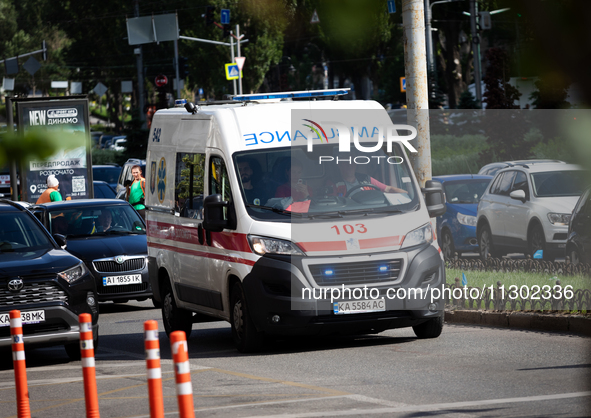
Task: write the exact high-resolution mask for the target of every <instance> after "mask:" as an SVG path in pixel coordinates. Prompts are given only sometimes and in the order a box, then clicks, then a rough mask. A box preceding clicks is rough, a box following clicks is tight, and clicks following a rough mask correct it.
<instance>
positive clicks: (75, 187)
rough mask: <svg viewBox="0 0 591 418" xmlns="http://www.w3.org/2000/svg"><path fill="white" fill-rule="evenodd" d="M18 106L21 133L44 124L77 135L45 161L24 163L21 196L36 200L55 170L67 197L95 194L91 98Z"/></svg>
mask: <svg viewBox="0 0 591 418" xmlns="http://www.w3.org/2000/svg"><path fill="white" fill-rule="evenodd" d="M16 110H17V121H18V126H19V130H20V132H21V133H25V132H27V131H28V130H30V129H32V128H44V129H47V130H50V131H51V132H52V133H54V134H58V135H63V137H64V138H65V137H66V136H72V137H74V142H73V145H70V146H69V147H68V148H62V149H59V150H58V151H57V152H56V153H55V154H54V155H52V156H51V157H49V158H48V159H46V160H44V161H24V162H23V163H22V165H21V187H22V196H21V200H23V201H26V202H30V203H35V202H36V201H37V199H38V198H39V196H41V194H42V193H43V192H44V191H45V189H46V188H47V183H46V181H47V177H48V176H49V175H52V174H53V175H55V177H56V178H57V179H58V181H59V183H60V184H59V192H60V194H61V195H62V199H63V200H66V199H85V198H92V197H93V191H92V161H91V155H90V128H89V121H88V99H86V98H84V99H61V100H55V99H52V100H38V101H28V100H25V101H17V102H16ZM68 143H69V144H72V141H68Z"/></svg>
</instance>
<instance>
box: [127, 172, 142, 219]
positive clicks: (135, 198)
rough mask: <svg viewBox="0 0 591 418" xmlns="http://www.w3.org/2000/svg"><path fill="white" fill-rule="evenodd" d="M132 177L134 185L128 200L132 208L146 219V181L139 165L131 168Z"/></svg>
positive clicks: (129, 192) (128, 194)
mask: <svg viewBox="0 0 591 418" xmlns="http://www.w3.org/2000/svg"><path fill="white" fill-rule="evenodd" d="M131 175H132V176H133V183H131V187H130V188H129V191H128V193H127V196H128V199H127V200H128V201H129V203H130V204H131V206H133V207H134V209H135V210H137V211H138V212H139V214H140V215H141V217H142V218H144V219H146V217H145V213H146V206H144V201H145V198H146V179H145V178H143V177H142V169H141V167H140V166H139V165H134V166H133V167H131Z"/></svg>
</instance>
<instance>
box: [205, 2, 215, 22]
mask: <svg viewBox="0 0 591 418" xmlns="http://www.w3.org/2000/svg"><path fill="white" fill-rule="evenodd" d="M214 10H215V7H213V6H207V9H205V26H209V25H213V22H214V20H213V12H214Z"/></svg>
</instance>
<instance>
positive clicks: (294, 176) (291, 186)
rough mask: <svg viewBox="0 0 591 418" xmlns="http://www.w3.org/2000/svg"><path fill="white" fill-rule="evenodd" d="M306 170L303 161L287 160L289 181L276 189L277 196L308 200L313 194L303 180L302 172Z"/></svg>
mask: <svg viewBox="0 0 591 418" xmlns="http://www.w3.org/2000/svg"><path fill="white" fill-rule="evenodd" d="M303 172H304V166H303V165H302V162H301V161H299V160H297V159H295V158H291V159H289V160H287V161H286V167H285V175H286V177H287V182H286V183H284V184H282V185H281V186H279V187H277V190H276V191H275V197H290V196H291V198H292V199H293V200H294V201H295V202H298V201H303V200H308V199H310V197H311V196H312V193H311V191H310V189H309V188H308V186H307V185H306V183H305V181H304V180H302V173H303Z"/></svg>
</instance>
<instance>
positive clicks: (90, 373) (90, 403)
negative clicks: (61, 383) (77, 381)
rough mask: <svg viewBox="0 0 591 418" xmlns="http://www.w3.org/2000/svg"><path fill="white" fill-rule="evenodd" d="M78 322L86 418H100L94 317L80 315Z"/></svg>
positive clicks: (84, 314)
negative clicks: (93, 334)
mask: <svg viewBox="0 0 591 418" xmlns="http://www.w3.org/2000/svg"><path fill="white" fill-rule="evenodd" d="M78 320H79V322H80V357H81V360H82V376H83V378H84V399H85V401H86V417H87V418H99V417H100V415H99V404H98V394H97V388H96V371H95V367H94V344H93V339H92V317H91V316H90V314H87V313H83V314H80V316H79V317H78Z"/></svg>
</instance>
